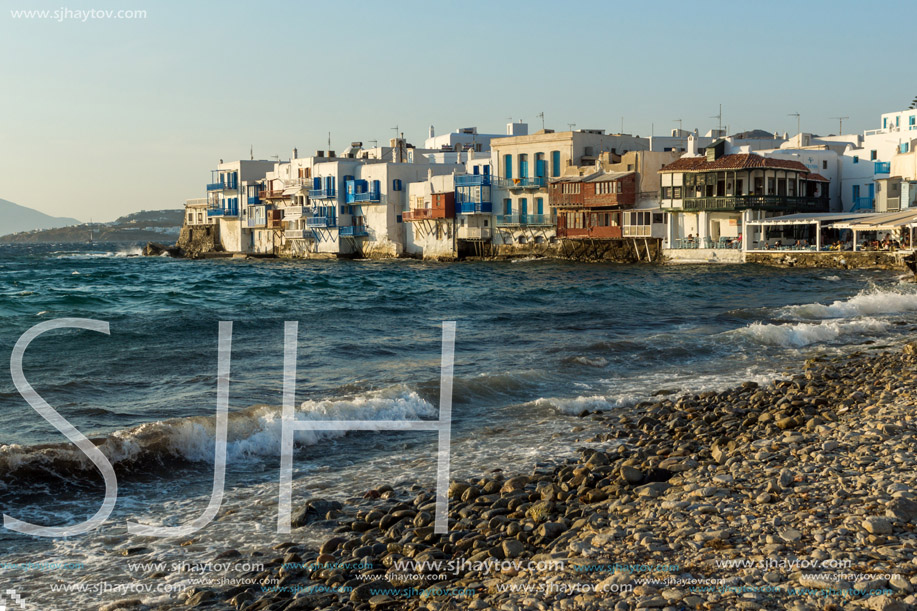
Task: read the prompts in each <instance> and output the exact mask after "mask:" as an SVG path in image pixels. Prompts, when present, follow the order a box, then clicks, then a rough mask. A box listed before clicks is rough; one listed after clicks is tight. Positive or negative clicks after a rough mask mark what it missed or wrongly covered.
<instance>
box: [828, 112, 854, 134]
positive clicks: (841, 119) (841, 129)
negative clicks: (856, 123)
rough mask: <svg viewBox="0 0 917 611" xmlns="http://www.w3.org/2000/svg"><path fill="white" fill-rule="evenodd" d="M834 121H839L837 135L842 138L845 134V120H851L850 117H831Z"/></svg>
mask: <svg viewBox="0 0 917 611" xmlns="http://www.w3.org/2000/svg"><path fill="white" fill-rule="evenodd" d="M831 118H832V119H837V135H838V136H840V135H841V134H843V133H844V119H849V118H850V117H831Z"/></svg>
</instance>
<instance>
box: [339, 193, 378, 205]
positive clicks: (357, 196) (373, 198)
mask: <svg viewBox="0 0 917 611" xmlns="http://www.w3.org/2000/svg"><path fill="white" fill-rule="evenodd" d="M351 197H352V199H353V201H351ZM380 201H382V195H381V194H380V193H379V192H378V191H366V192H365V193H354V194H353V195H352V196H351V195H348V196H347V202H348V203H359V202H370V203H378V202H380Z"/></svg>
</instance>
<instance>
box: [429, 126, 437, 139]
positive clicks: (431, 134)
mask: <svg viewBox="0 0 917 611" xmlns="http://www.w3.org/2000/svg"><path fill="white" fill-rule="evenodd" d="M430 137H431V138H435V137H436V133H435V132H434V131H433V126H432V125H431V126H430Z"/></svg>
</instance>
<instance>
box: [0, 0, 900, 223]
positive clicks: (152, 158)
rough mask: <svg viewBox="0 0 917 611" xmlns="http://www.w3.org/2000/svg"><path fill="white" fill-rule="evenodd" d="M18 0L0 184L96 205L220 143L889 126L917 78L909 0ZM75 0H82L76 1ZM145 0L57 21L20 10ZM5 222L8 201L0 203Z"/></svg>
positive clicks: (338, 145)
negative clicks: (107, 13)
mask: <svg viewBox="0 0 917 611" xmlns="http://www.w3.org/2000/svg"><path fill="white" fill-rule="evenodd" d="M69 1H70V0H67V1H66V2H60V0H58V1H57V2H44V1H33V0H4V2H3V3H2V5H3V7H4V8H3V12H2V13H0V53H2V57H3V58H4V59H3V61H2V63H0V76H2V83H3V90H2V93H0V117H2V121H0V198H3V199H8V200H11V201H14V202H17V203H19V204H22V205H24V206H29V207H33V208H36V209H39V210H41V211H43V212H46V213H49V214H53V215H59V216H74V217H76V218H79V219H81V220H88V219H89V218H90V217H92V218H93V219H95V220H111V219H113V218H115V217H117V216H118V215H121V214H123V213H127V212H132V211H136V210H140V209H147V210H150V209H160V208H176V207H179V206H180V205H181V203H182V201H183V200H184V199H185V198H187V197H201V196H203V195H204V190H203V189H204V185H205V183H207V182H209V179H210V172H209V170H210V169H211V168H213V167H214V166H215V164H216V163H217V161H218V160H219V159H220V158H223V159H226V160H230V159H238V158H246V159H247V158H248V154H249V146H250V145H252V146H254V151H255V157H256V158H269V157H270V156H272V155H279V156H280V157H282V158H288V157H289V155H290V151H291V149H292V148H293V147H294V146H296V147H299V150H300V151H301V154H305V153H308V152H312V151H314V150H316V149H324V148H327V145H326V141H327V133H328V132H329V131H330V132H332V144H333V148H334V149H336V150H342V149H343V148H344V147H345V146H346V145H347V144H348V143H349V142H351V141H352V140H362V141H364V142H367V141H370V140H374V139H375V140H379V141H380V142H381V141H385V140H387V139H388V138H390V137H391V136H392V135H393V133H394V132H393V130H392V129H390V128H392V127H394V126H395V125H398V126H399V127H400V128H401V130H402V131H403V132H404V133H405V135H406V136H407V137H408V139H409V141H411V142H414V143H416V144H420V143H422V140H423V139H424V138H425V137H426V134H427V129H428V127H429V125H430V124H433V125H435V126H436V130H437V133H443V132H445V131H448V130H451V129H454V128H457V127H465V126H471V125H476V126H478V127H479V128H480V129H481V130H482V131H495V132H498V133H501V132H502V131H503V130H504V124H505V123H506V121H507V118H508V117H512V118H513V119H514V120H518V119H523V120H525V121H527V122H528V123H529V124H530V125H536V126H537V127H538V128H540V119H536V117H535V115H537V114H538V113H539V112H542V111H543V112H544V113H545V117H546V126H547V127H549V128H555V129H566V128H567V124H568V123H575V124H576V125H577V127H578V128H605V129H608V130H613V131H617V130H618V129H619V128H620V125H621V117H622V116H623V117H624V129H625V131H627V132H630V133H635V134H639V135H641V136H645V135H649V133H650V129H651V125H652V124H655V132H656V133H657V134H662V133H664V132H666V131H667V130H670V129H671V128H673V127H676V126H677V124H676V123H675V121H674V119H678V118H681V119H683V121H684V127H685V128H686V129H687V128H690V129H693V128H695V127H697V128H698V129H700V130H701V131H702V132H703V131H706V130H707V129H709V128H710V127H714V126H715V124H716V119H712V118H710V117H711V115H715V114H716V111H717V105H718V104H720V103H722V104H723V114H724V122H725V123H726V124H727V125H728V126H729V129H730V131H733V132H734V131H741V130H746V129H753V128H761V129H766V130H776V131H780V132H783V131H789V132H793V131H795V127H796V119H795V118H794V117H790V116H787V114H788V113H792V112H799V113H801V114H802V128H803V130H804V131H809V132H815V133H821V134H825V133H834V132H836V131H837V121H836V120H832V119H831V118H830V117H835V116H838V115H848V116H849V117H850V119H849V120H847V121H845V123H844V127H845V130H844V131H862V130H864V129H871V128H874V127H877V126H878V125H877V124H878V116H879V114H880V113H882V112H888V111H892V110H900V109H903V108H906V107H907V106H908V105H909V103H910V101H911V100H912V99H913V98H914V96H917V78H915V71H917V64H915V63H914V61H913V58H914V56H915V51H914V48H913V40H914V37H913V27H914V24H915V23H917V6H915V5H914V4H913V3H910V2H900V3H899V2H884V3H867V2H862V1H860V2H846V1H835V2H800V1H798V0H797V1H793V2H782V1H776V2H767V3H760V2H759V3H750V2H736V1H729V2H688V1H684V0H681V1H677V2H666V1H663V2H652V3H642V2H591V3H578V4H574V5H569V4H565V3H558V2H542V1H537V0H529V1H524V2H515V1H513V2H509V1H494V0H490V1H477V0H471V1H464V2H440V1H434V2H431V1H429V0H425V1H420V0H418V1H411V2H397V1H389V2H369V1H357V2H330V1H325V2H292V1H290V2H287V1H275V2H269V3H255V2H251V3H247V2H246V3H243V2H194V3H191V2H178V1H171V0H169V1H165V2H153V0H127V1H124V2H121V3H118V4H115V3H112V2H110V1H108V0H92V1H90V2H87V3H86V4H76V3H73V4H68V2H69ZM75 1H76V0H74V2H75ZM81 1H82V0H81ZM61 7H66V8H68V9H70V10H77V9H80V10H84V9H91V8H94V9H141V10H145V11H147V17H146V18H145V19H138V20H115V19H90V20H88V21H87V22H85V23H83V22H80V21H76V20H69V19H68V20H65V21H63V22H57V21H54V20H46V19H14V18H13V17H12V15H11V13H10V10H18V9H50V10H56V9H60V8H61ZM0 223H2V219H0Z"/></svg>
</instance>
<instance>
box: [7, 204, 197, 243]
mask: <svg viewBox="0 0 917 611" xmlns="http://www.w3.org/2000/svg"><path fill="white" fill-rule="evenodd" d="M184 215H185V212H184V210H144V211H142V212H135V213H133V214H128V215H127V216H122V217H121V218H119V219H118V220H116V221H112V222H111V223H82V224H78V225H73V226H71V227H58V228H55V229H43V230H40V231H25V232H21V233H13V234H10V235H5V236H0V244H35V243H49V242H51V243H57V244H66V243H71V244H72V243H76V242H88V241H89V238H90V236H92V240H93V241H94V242H168V241H173V242H174V241H175V240H176V239H177V238H178V234H179V232H180V231H181V226H182V222H184ZM75 222H77V223H78V222H79V221H75Z"/></svg>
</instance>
